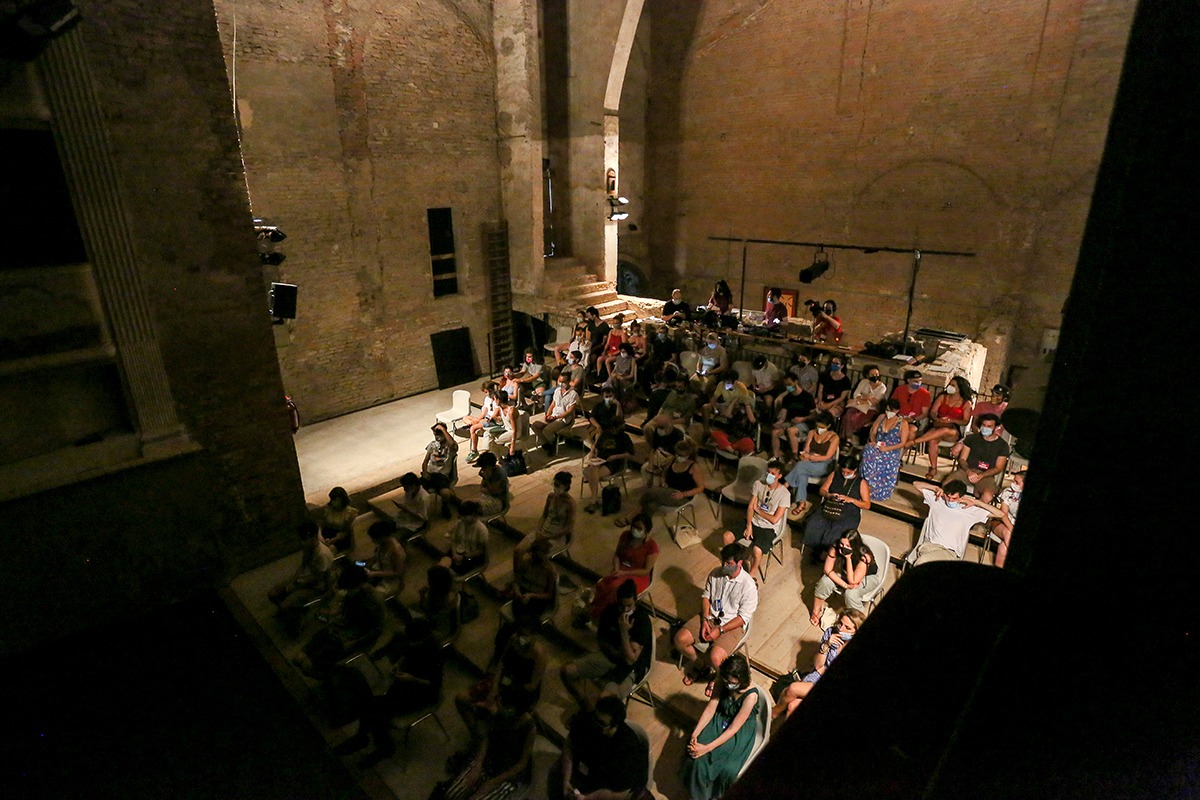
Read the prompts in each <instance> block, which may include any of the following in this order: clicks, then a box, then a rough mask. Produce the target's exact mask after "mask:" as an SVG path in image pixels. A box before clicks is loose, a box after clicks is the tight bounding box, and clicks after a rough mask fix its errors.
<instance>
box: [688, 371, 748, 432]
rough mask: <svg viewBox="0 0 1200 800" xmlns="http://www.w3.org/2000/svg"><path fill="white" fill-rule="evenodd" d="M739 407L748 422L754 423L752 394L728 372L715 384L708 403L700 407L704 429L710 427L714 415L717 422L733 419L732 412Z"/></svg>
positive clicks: (735, 374)
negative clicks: (748, 418)
mask: <svg viewBox="0 0 1200 800" xmlns="http://www.w3.org/2000/svg"><path fill="white" fill-rule="evenodd" d="M739 406H741V407H743V408H745V409H746V413H747V414H748V415H749V417H750V422H751V423H753V422H755V419H754V394H753V393H752V392H751V391H750V390H749V389H747V388H746V384H744V383H742V382H741V381H739V380H738V379H737V373H735V372H733V371H732V370H730V371H729V372H727V373H725V377H724V378H723V379H722V380H721V381H719V382H718V383H717V389H716V391H715V392H713V394H712V397H711V398H710V399H709V401H708V402H707V403H705V404H704V405H703V406H701V407H700V414H701V416H703V417H704V427H706V428H711V427H712V424H713V415H714V414H715V415H716V416H717V421H718V422H721V423H727V422H728V421H729V420H730V419H732V418H733V414H734V411H735V410H736V409H737V408H738V407H739Z"/></svg>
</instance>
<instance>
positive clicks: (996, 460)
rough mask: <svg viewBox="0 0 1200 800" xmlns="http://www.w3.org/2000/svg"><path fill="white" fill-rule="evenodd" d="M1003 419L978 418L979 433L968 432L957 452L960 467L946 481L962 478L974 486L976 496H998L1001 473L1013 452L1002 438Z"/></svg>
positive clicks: (986, 500)
mask: <svg viewBox="0 0 1200 800" xmlns="http://www.w3.org/2000/svg"><path fill="white" fill-rule="evenodd" d="M1003 430H1004V429H1003V428H1002V427H1001V426H1000V418H999V417H997V416H996V415H995V414H984V415H983V416H981V417H980V418H979V433H971V434H967V436H966V437H965V438H964V439H963V442H962V444H963V447H962V451H961V452H960V453H959V454H958V469H956V470H954V472H951V473H950V474H949V475H948V476H947V478H946V479H947V480H960V481H963V482H965V483H968V484H970V485H972V486H974V487H975V495H976V496H977V497H978V498H979V499H980V500H982V501H983V502H985V503H990V502H992V498H993V497H994V496H995V495H996V489H997V488H998V487H997V485H996V481H997V477H996V476H998V475H1002V474H1003V473H1004V468H1005V467H1006V466H1007V465H1008V456H1009V454H1010V452H1011V450H1010V449H1009V446H1008V442H1006V441H1004V439H1002V438H1001V436H1000V434H1001V433H1002V432H1003Z"/></svg>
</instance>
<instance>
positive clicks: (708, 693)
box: [704, 681, 716, 697]
mask: <svg viewBox="0 0 1200 800" xmlns="http://www.w3.org/2000/svg"><path fill="white" fill-rule="evenodd" d="M714 683H716V681H709V682H708V686H705V687H704V696H705V697H712V693H713V684H714Z"/></svg>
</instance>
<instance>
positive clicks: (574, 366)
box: [562, 351, 587, 397]
mask: <svg viewBox="0 0 1200 800" xmlns="http://www.w3.org/2000/svg"><path fill="white" fill-rule="evenodd" d="M562 374H564V375H566V376H567V380H568V381H569V382H570V387H571V390H572V391H574V392H575V393H576V395H578V396H579V397H582V396H583V393H584V392H585V391H586V390H587V362H586V360H580V358H579V356H578V355H577V354H576V353H575V352H574V351H572V352H569V353H567V366H565V367H563V372H562Z"/></svg>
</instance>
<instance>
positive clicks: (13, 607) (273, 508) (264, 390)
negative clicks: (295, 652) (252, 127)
mask: <svg viewBox="0 0 1200 800" xmlns="http://www.w3.org/2000/svg"><path fill="white" fill-rule="evenodd" d="M78 4H79V6H80V8H81V11H82V14H83V22H81V23H80V26H79V34H80V36H81V37H82V39H83V43H84V47H85V52H86V55H87V59H88V63H89V67H90V71H91V72H92V74H93V78H94V80H95V83H96V86H97V89H98V91H99V101H100V105H101V111H102V115H103V118H104V120H105V125H106V127H107V129H108V133H109V137H110V142H111V145H112V151H113V156H114V159H115V162H116V167H117V173H118V179H119V181H120V189H121V193H122V195H123V197H124V201H125V206H126V210H127V212H128V217H129V221H130V224H131V227H132V233H133V238H134V246H135V249H136V257H137V259H138V266H139V268H140V272H141V274H142V278H143V281H144V283H145V286H146V289H147V292H148V294H149V297H150V301H151V305H152V308H153V311H154V314H155V321H156V323H157V328H158V334H159V342H160V344H161V348H162V352H163V358H164V362H165V366H166V371H167V373H168V377H169V380H170V385H171V390H172V394H173V395H174V397H175V399H176V404H177V407H178V410H179V416H180V420H181V421H182V422H183V424H184V425H185V426H186V428H187V430H188V432H189V433H190V435H191V437H192V439H193V440H194V441H195V442H197V443H198V444H199V445H201V447H202V450H200V451H199V452H197V453H194V454H189V455H183V456H178V457H176V458H173V459H170V460H168V461H159V462H153V463H149V464H146V465H144V466H140V467H135V468H130V469H125V470H122V471H119V472H115V473H112V474H109V475H106V476H104V477H100V478H95V479H93V480H89V481H85V482H82V483H77V484H73V485H70V486H67V487H65V488H62V489H56V490H53V491H47V492H42V493H40V494H36V495H33V496H29V497H26V498H22V499H18V500H13V501H10V502H8V503H5V504H4V505H3V507H2V513H0V516H2V517H3V519H4V520H5V525H6V528H7V530H8V532H9V533H10V536H9V537H8V540H7V543H6V544H7V554H6V558H5V561H6V563H7V564H8V566H9V569H8V570H7V571H6V577H5V590H4V602H3V613H2V614H0V616H2V617H3V618H4V620H5V625H4V632H3V634H2V635H0V650H13V649H20V648H22V647H25V646H28V645H30V644H32V643H34V642H37V641H39V640H42V639H47V638H53V637H57V636H63V635H67V634H69V633H70V632H71V631H72V630H75V629H78V628H80V627H84V626H89V625H95V624H99V623H102V622H104V621H105V620H107V619H110V618H111V617H112V616H113V615H118V614H130V613H136V612H140V611H144V610H145V609H146V608H148V607H149V606H152V605H154V604H158V603H163V602H169V601H171V600H175V599H179V598H181V597H186V596H188V595H190V594H192V593H194V592H196V591H198V590H200V589H203V588H206V587H211V586H213V585H220V584H221V583H222V582H223V581H224V580H225V579H226V578H227V577H228V576H229V575H230V574H235V573H237V572H239V571H241V570H244V569H247V568H249V567H252V566H257V565H259V564H261V563H263V562H264V561H267V560H270V559H274V558H277V557H279V556H280V555H282V554H284V553H286V552H289V551H292V550H294V549H295V537H294V527H295V524H296V523H297V522H298V521H299V520H300V519H301V518H302V515H303V513H304V498H303V491H302V489H301V484H300V474H299V469H298V467H297V463H296V454H295V448H294V445H293V442H292V437H291V434H290V432H289V430H288V419H287V413H286V410H285V408H284V404H283V386H282V383H281V381H280V373H279V365H278V362H277V360H276V356H275V352H274V345H273V337H272V331H271V325H270V320H269V317H268V316H267V314H266V310H265V297H264V292H263V287H262V277H261V268H260V266H259V263H258V258H257V256H256V255H255V249H254V242H253V233H252V229H251V222H250V220H251V215H250V208H249V205H248V203H247V198H246V187H245V179H244V175H243V172H242V167H241V161H240V155H239V150H238V141H237V133H236V129H235V127H234V125H233V122H232V119H231V116H230V109H231V103H230V94H229V86H228V83H227V80H226V77H225V70H224V64H223V61H222V54H221V47H220V41H219V39H218V36H217V28H216V20H215V18H214V15H213V9H212V6H211V4H206V3H205V2H203V1H202V0H167V2H165V3H159V4H156V5H155V6H154V7H153V8H149V7H147V6H146V5H145V4H144V3H138V2H133V1H132V0H80V2H79V3H78Z"/></svg>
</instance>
